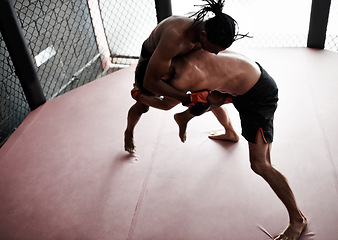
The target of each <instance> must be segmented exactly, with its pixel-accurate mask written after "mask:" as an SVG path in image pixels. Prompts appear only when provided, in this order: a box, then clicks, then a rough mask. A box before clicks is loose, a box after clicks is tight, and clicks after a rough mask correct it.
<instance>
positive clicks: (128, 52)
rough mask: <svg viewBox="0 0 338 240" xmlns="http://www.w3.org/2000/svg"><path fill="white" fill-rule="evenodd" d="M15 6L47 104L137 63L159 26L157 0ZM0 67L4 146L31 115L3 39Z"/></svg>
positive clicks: (46, 0)
mask: <svg viewBox="0 0 338 240" xmlns="http://www.w3.org/2000/svg"><path fill="white" fill-rule="evenodd" d="M12 3H13V6H14V9H15V12H16V15H17V17H18V20H19V23H20V25H21V28H22V31H23V35H24V38H25V40H26V43H27V45H28V48H29V50H30V52H31V56H32V57H33V59H34V64H35V68H36V71H37V74H38V77H39V79H40V82H41V85H42V88H43V92H44V94H45V96H46V99H52V98H54V97H57V96H59V95H61V94H63V93H65V92H67V91H69V90H72V89H74V88H77V87H78V86H81V85H83V84H85V83H88V82H90V81H93V80H95V79H96V78H98V77H100V76H102V75H103V74H104V73H105V72H106V71H107V70H108V69H110V71H112V70H113V71H114V70H117V69H120V68H122V67H125V66H127V65H129V64H131V63H135V62H136V61H137V58H138V55H139V53H140V49H141V44H142V42H143V40H144V39H145V38H146V36H147V34H149V33H150V31H151V29H152V28H153V27H155V26H156V24H157V21H156V11H155V3H154V1H153V0H143V1H138V0H134V1H121V0H113V1H112V0H100V1H98V0H88V1H87V0H12ZM103 26H104V27H103ZM107 39H108V40H109V46H108V42H107ZM107 46H108V47H107ZM0 64H1V65H0V69H1V73H0V91H1V92H0V109H1V111H0V129H1V130H0V146H1V145H2V144H3V143H4V142H5V141H6V139H7V138H8V136H9V135H10V134H11V133H12V132H13V131H14V130H15V129H16V128H17V126H19V125H20V123H21V122H22V121H23V119H24V118H25V117H26V116H27V114H28V113H29V111H30V109H29V106H28V104H27V102H26V100H25V96H24V94H23V91H22V89H21V85H20V83H19V79H18V78H17V76H16V74H15V69H14V67H13V63H12V61H11V58H10V56H9V53H8V50H7V48H6V45H5V43H4V40H3V37H2V35H1V34H0Z"/></svg>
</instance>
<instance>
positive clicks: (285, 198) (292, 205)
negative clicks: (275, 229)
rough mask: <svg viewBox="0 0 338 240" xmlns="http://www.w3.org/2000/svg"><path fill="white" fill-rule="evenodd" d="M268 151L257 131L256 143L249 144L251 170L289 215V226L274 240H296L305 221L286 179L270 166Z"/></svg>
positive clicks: (267, 146) (260, 134)
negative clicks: (271, 191) (269, 189)
mask: <svg viewBox="0 0 338 240" xmlns="http://www.w3.org/2000/svg"><path fill="white" fill-rule="evenodd" d="M270 149H271V143H270V144H267V143H265V142H264V141H263V136H262V133H261V131H258V136H257V143H256V144H254V143H249V152H250V163H251V168H252V170H253V171H254V172H255V173H257V174H258V175H260V176H261V177H262V178H263V179H264V180H265V181H266V182H267V183H268V184H269V185H270V187H271V188H272V190H273V191H274V192H275V193H276V195H277V196H278V197H279V199H280V200H281V201H282V202H283V204H284V205H285V207H286V209H287V211H288V213H289V218H290V223H289V226H288V227H287V228H286V230H285V231H284V232H283V233H282V234H281V235H279V236H278V237H277V238H275V239H278V240H286V239H288V240H297V239H298V238H299V236H300V235H301V233H302V232H303V230H304V229H305V227H306V225H307V220H306V218H305V216H304V215H303V214H302V212H301V211H300V210H299V208H298V206H297V203H296V200H295V197H294V195H293V193H292V190H291V188H290V186H289V184H288V182H287V180H286V178H285V177H284V176H283V175H282V174H281V173H280V172H279V171H278V170H277V169H275V168H274V167H273V166H272V165H271V159H270Z"/></svg>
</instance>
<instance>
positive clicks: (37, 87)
mask: <svg viewBox="0 0 338 240" xmlns="http://www.w3.org/2000/svg"><path fill="white" fill-rule="evenodd" d="M0 30H1V33H2V37H3V38H4V41H5V43H6V45H7V49H8V52H9V55H10V57H11V59H12V62H13V65H14V67H15V72H16V74H17V76H18V78H19V80H20V83H21V86H22V89H23V92H24V93H25V96H26V100H27V102H28V105H29V107H30V109H31V110H34V109H36V108H38V107H39V106H40V105H42V104H44V103H45V102H46V98H45V96H44V94H43V91H42V87H41V84H40V81H39V79H38V76H37V73H36V71H35V67H34V64H33V60H32V57H31V55H30V53H29V51H28V47H27V45H26V42H25V39H24V36H23V33H22V30H21V27H20V24H19V21H18V19H17V17H16V14H15V11H14V8H13V6H12V4H11V2H10V0H0Z"/></svg>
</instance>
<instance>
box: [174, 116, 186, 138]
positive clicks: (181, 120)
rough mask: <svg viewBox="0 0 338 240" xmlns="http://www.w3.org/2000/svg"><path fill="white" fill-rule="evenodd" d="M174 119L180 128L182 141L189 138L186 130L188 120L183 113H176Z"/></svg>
mask: <svg viewBox="0 0 338 240" xmlns="http://www.w3.org/2000/svg"><path fill="white" fill-rule="evenodd" d="M174 119H175V121H176V123H177V125H178V128H179V133H178V135H179V137H180V139H181V141H182V142H185V140H187V134H186V130H187V124H188V121H189V120H187V119H186V118H185V117H184V114H183V113H176V114H175V115H174Z"/></svg>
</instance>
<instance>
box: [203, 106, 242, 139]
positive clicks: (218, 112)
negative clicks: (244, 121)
mask: <svg viewBox="0 0 338 240" xmlns="http://www.w3.org/2000/svg"><path fill="white" fill-rule="evenodd" d="M211 111H212V113H213V114H214V115H215V117H216V118H217V120H218V121H219V123H220V124H222V126H223V127H224V130H225V133H224V134H217V135H216V134H212V135H210V136H209V138H210V139H214V140H224V141H231V142H238V141H239V137H238V135H237V133H236V131H235V130H234V128H233V127H232V124H231V120H230V117H229V114H228V111H227V110H226V109H224V108H222V107H218V108H214V109H212V110H211Z"/></svg>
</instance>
